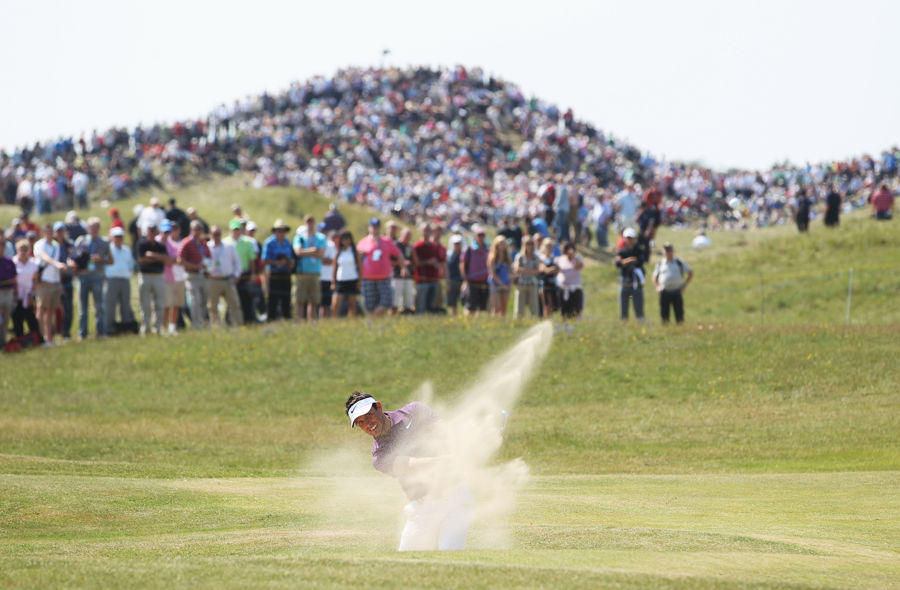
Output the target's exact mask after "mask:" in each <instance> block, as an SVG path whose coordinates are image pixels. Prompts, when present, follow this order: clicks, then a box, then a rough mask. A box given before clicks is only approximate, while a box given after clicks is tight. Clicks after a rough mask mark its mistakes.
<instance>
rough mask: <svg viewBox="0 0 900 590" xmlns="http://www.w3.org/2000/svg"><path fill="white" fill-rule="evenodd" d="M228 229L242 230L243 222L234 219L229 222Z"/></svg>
mask: <svg viewBox="0 0 900 590" xmlns="http://www.w3.org/2000/svg"><path fill="white" fill-rule="evenodd" d="M228 229H241V220H240V219H232V220H231V221H229V222H228Z"/></svg>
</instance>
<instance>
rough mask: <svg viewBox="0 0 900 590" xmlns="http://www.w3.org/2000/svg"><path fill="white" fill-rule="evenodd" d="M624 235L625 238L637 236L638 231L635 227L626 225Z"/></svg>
mask: <svg viewBox="0 0 900 590" xmlns="http://www.w3.org/2000/svg"><path fill="white" fill-rule="evenodd" d="M622 237H623V238H636V237H637V232H636V231H634V228H633V227H626V228H625V231H623V232H622Z"/></svg>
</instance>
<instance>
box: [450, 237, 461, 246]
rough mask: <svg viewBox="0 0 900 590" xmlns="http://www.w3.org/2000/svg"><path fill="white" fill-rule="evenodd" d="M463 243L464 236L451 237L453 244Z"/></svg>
mask: <svg viewBox="0 0 900 590" xmlns="http://www.w3.org/2000/svg"><path fill="white" fill-rule="evenodd" d="M462 241H463V239H462V236H460V235H454V236H451V238H450V243H451V244H461V243H462Z"/></svg>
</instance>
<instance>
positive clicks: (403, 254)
mask: <svg viewBox="0 0 900 590" xmlns="http://www.w3.org/2000/svg"><path fill="white" fill-rule="evenodd" d="M387 225H388V237H389V238H390V239H391V240H392V241H393V242H394V245H396V246H397V249H398V250H399V251H400V256H399V259H398V262H399V264H396V265H394V267H393V269H392V271H391V272H392V275H393V276H392V277H391V289H392V290H393V292H394V300H393V311H394V313H412V312H413V307H414V306H415V304H416V291H415V283H414V282H413V275H414V272H415V271H414V267H413V261H412V244H411V243H410V242H411V241H412V232H410V231H409V229H407V228H403V232H402V233H401V234H400V238H399V239H398V238H397V231H398V230H399V226H398V225H397V224H396V223H394V222H393V221H389V222H388V224H387Z"/></svg>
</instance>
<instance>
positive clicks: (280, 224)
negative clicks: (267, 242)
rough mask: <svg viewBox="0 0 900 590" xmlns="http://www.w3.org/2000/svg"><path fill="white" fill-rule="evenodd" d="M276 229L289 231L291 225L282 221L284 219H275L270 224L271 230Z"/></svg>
mask: <svg viewBox="0 0 900 590" xmlns="http://www.w3.org/2000/svg"><path fill="white" fill-rule="evenodd" d="M276 229H283V230H284V231H291V226H289V225H288V224H286V223H285V222H284V219H281V218H279V219H276V220H275V223H273V224H272V231H275V230H276Z"/></svg>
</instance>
